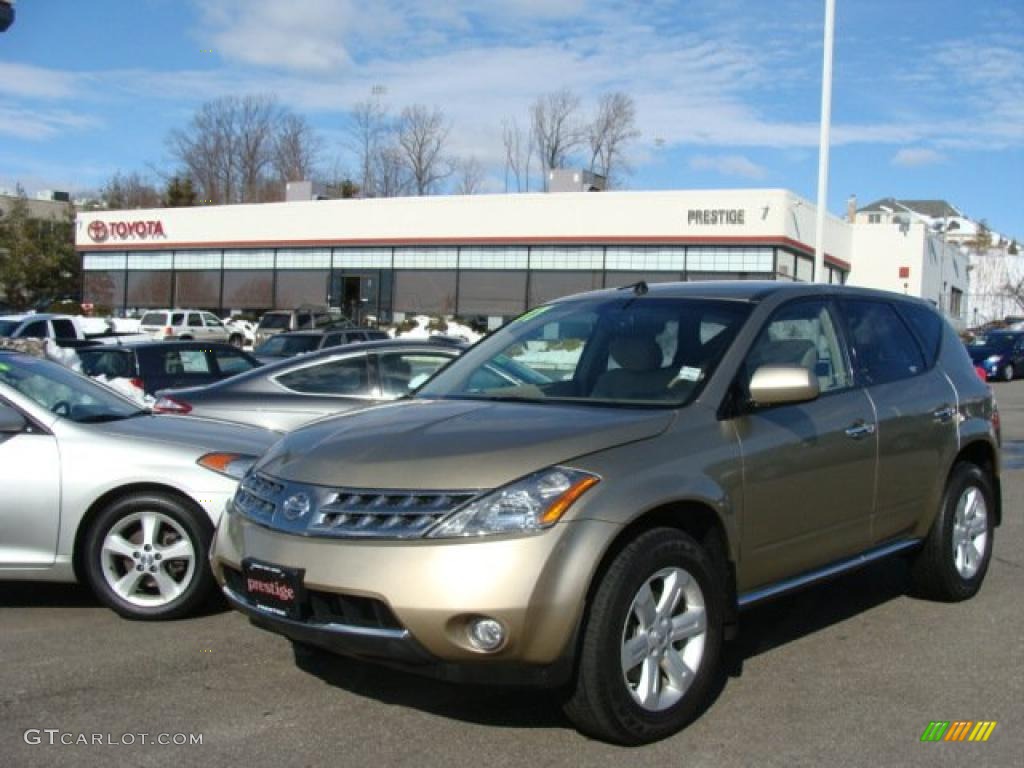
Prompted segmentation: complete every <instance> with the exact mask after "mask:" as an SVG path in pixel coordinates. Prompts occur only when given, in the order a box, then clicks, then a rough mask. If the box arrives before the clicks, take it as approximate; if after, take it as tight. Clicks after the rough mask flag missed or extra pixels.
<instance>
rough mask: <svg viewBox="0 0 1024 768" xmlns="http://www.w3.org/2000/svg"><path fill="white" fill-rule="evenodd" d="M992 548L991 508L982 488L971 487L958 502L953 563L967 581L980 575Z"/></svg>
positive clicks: (966, 489)
mask: <svg viewBox="0 0 1024 768" xmlns="http://www.w3.org/2000/svg"><path fill="white" fill-rule="evenodd" d="M987 547H988V506H987V505H986V504H985V496H984V494H983V493H982V492H981V490H980V489H979V488H977V487H976V486H973V485H969V486H967V487H966V488H965V489H964V491H963V493H961V494H960V498H959V499H958V500H957V503H956V514H955V516H954V518H953V562H954V564H955V565H956V570H957V573H959V574H960V577H961V578H963V579H970V578H973V577H974V575H975V574H976V573H977V572H978V568H979V567H980V565H981V562H982V560H983V559H984V557H985V551H986V548H987Z"/></svg>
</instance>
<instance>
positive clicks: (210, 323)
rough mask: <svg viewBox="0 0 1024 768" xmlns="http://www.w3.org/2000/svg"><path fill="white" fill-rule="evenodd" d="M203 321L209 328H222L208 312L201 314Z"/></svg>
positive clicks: (218, 321) (221, 324) (219, 322)
mask: <svg viewBox="0 0 1024 768" xmlns="http://www.w3.org/2000/svg"><path fill="white" fill-rule="evenodd" d="M203 320H205V321H206V325H207V327H209V328H221V327H222V326H223V323H221V321H220V320H218V319H217V318H216V317H214V316H213V315H211V314H210V313H209V312H203Z"/></svg>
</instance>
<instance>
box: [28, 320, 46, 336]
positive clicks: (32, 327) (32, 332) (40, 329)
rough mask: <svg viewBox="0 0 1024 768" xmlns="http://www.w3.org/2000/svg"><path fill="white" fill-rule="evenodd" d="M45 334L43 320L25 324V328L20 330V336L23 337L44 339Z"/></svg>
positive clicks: (44, 322)
mask: <svg viewBox="0 0 1024 768" xmlns="http://www.w3.org/2000/svg"><path fill="white" fill-rule="evenodd" d="M47 335H48V334H47V332H46V321H45V320H36V321H35V322H34V323H29V324H28V325H27V326H25V330H24V331H22V332H21V338H23V339H45V338H46V337H47Z"/></svg>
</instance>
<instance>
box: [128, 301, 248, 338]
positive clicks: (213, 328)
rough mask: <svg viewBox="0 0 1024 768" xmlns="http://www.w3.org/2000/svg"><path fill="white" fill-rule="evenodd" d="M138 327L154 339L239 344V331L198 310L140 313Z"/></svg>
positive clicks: (164, 310)
mask: <svg viewBox="0 0 1024 768" xmlns="http://www.w3.org/2000/svg"><path fill="white" fill-rule="evenodd" d="M139 330H140V331H142V333H145V334H148V335H149V336H150V337H152V338H154V339H156V340H157V341H161V340H164V341H169V340H172V339H179V340H182V341H185V340H189V339H191V340H195V341H227V342H229V343H231V344H233V345H235V346H236V347H240V346H242V342H243V337H242V334H241V332H239V331H237V330H234V329H231V328H228V327H227V326H226V325H224V323H222V322H221V321H220V320H219V319H218V318H217V316H216V315H214V314H213V313H211V312H203V311H202V310H199V309H161V310H157V311H154V312H147V313H146V314H144V315H143V316H142V321H141V322H140V323H139Z"/></svg>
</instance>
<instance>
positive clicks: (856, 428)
mask: <svg viewBox="0 0 1024 768" xmlns="http://www.w3.org/2000/svg"><path fill="white" fill-rule="evenodd" d="M873 434H875V425H874V424H865V423H864V422H863V421H858V422H856V423H855V424H851V425H850V426H848V427H847V428H846V436H847V437H850V438H853V439H854V440H860V439H861V438H864V437H867V436H868V435H873Z"/></svg>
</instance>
